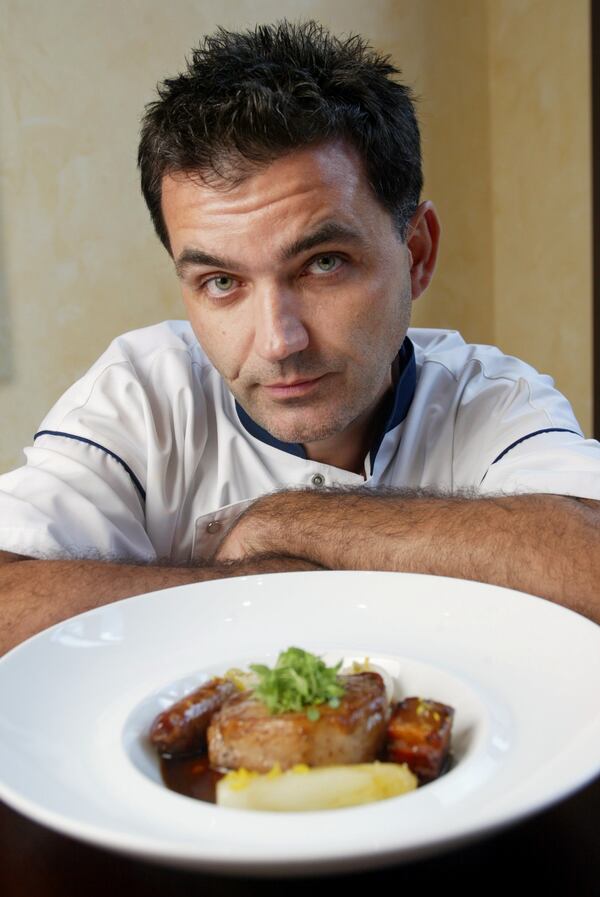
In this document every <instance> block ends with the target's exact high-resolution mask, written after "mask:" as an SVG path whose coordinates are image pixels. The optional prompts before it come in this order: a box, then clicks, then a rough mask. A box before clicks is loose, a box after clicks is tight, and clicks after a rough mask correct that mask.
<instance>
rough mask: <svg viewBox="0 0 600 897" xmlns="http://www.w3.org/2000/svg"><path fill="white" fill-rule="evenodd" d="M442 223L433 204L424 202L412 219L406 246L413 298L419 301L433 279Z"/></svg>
mask: <svg viewBox="0 0 600 897" xmlns="http://www.w3.org/2000/svg"><path fill="white" fill-rule="evenodd" d="M439 243H440V222H439V219H438V216H437V213H436V211H435V207H434V205H433V203H432V202H430V201H429V200H427V202H422V203H421V205H420V206H419V208H418V209H417V211H416V212H415V214H414V215H413V216H412V218H411V219H410V222H409V225H408V229H407V233H406V246H407V248H408V252H409V255H410V259H411V265H410V280H411V285H412V298H413V299H418V298H419V296H420V295H421V293H423V292H424V291H425V290H426V289H427V287H428V286H429V281H430V280H431V278H432V277H433V272H434V270H435V262H436V259H437V253H438V246H439Z"/></svg>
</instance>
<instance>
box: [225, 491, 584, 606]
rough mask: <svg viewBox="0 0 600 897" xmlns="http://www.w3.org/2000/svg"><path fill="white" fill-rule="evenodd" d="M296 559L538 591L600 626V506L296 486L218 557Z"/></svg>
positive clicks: (236, 533) (566, 500) (255, 509)
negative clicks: (278, 556) (270, 555)
mask: <svg viewBox="0 0 600 897" xmlns="http://www.w3.org/2000/svg"><path fill="white" fill-rule="evenodd" d="M263 553H274V554H282V553H286V554H293V555H294V556H296V557H302V558H305V559H306V560H307V561H312V562H313V563H316V564H321V565H322V566H324V567H328V568H331V569H342V570H398V571H404V572H411V573H433V574H436V575H439V576H452V577H457V578H460V579H473V580H478V581H481V582H489V583H493V584H495V585H501V586H507V587H508V588H513V589H518V590H521V591H524V592H529V593H531V594H533V595H539V596H540V597H542V598H547V599H549V600H550V601H554V602H555V603H558V604H562V605H564V606H566V607H568V608H571V609H572V610H575V611H578V612H579V613H582V614H584V615H586V616H588V617H590V618H591V619H593V620H595V621H596V622H600V502H595V501H592V500H589V499H576V498H570V497H568V496H561V495H538V494H531V495H507V496H501V497H491V498H478V497H472V496H461V495H447V496H442V495H435V494H432V493H426V492H421V493H417V492H408V491H399V490H391V489H390V490H374V491H368V490H366V489H365V490H360V491H357V490H355V489H352V490H348V489H346V490H344V489H326V490H319V491H318V492H317V491H314V490H295V491H290V492H281V493H274V494H272V495H268V496H265V497H264V498H261V499H259V500H258V501H256V502H255V503H254V504H253V505H252V506H251V507H250V508H249V509H248V510H247V511H246V512H245V513H244V514H243V515H242V516H241V517H240V519H239V521H238V522H237V524H236V525H235V526H234V527H233V529H232V530H231V531H230V532H229V534H228V535H227V537H226V538H225V540H224V541H223V543H222V545H221V547H220V549H219V552H218V554H217V560H218V561H224V560H227V559H230V560H240V559H242V558H249V557H252V556H254V555H255V554H258V555H261V554H263Z"/></svg>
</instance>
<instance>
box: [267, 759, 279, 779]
mask: <svg viewBox="0 0 600 897" xmlns="http://www.w3.org/2000/svg"><path fill="white" fill-rule="evenodd" d="M280 775H281V766H280V765H279V763H276V764H275V766H272V767H271V769H270V770H269V771H268V773H266V775H265V778H267V779H277V778H279V776H280Z"/></svg>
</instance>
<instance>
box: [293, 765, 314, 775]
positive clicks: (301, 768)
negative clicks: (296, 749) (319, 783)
mask: <svg viewBox="0 0 600 897" xmlns="http://www.w3.org/2000/svg"><path fill="white" fill-rule="evenodd" d="M292 772H298V773H300V774H302V773H303V772H310V766H307V765H306V763H296V765H295V766H292Z"/></svg>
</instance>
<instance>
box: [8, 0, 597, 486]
mask: <svg viewBox="0 0 600 897" xmlns="http://www.w3.org/2000/svg"><path fill="white" fill-rule="evenodd" d="M286 15H287V16H289V17H290V18H308V17H314V18H318V19H320V20H321V21H323V22H324V23H325V24H327V25H330V26H331V27H332V28H333V29H335V30H338V31H358V32H361V33H363V34H365V35H367V36H368V37H369V38H370V39H371V41H372V42H373V44H374V45H375V46H377V47H378V48H380V49H382V50H384V51H386V52H389V53H391V54H392V55H393V57H394V59H395V60H396V61H397V62H398V63H399V64H400V66H401V67H402V69H403V71H404V75H405V78H406V80H407V81H409V82H410V83H411V84H412V85H413V86H414V88H415V90H416V92H417V93H418V94H419V95H420V96H421V101H420V106H419V108H420V115H421V119H422V124H423V137H424V152H425V165H426V194H427V196H429V197H431V198H433V199H434V200H435V201H436V203H437V206H438V208H439V211H440V213H441V215H442V219H443V224H444V245H443V251H442V254H441V259H440V267H439V273H438V276H437V278H436V281H435V282H434V284H433V286H432V287H431V288H430V291H429V292H428V293H427V295H426V296H425V297H424V298H423V299H422V300H420V303H419V305H418V306H417V308H416V311H415V322H416V323H418V324H419V325H421V326H446V327H456V328H458V329H460V330H462V331H463V333H464V335H465V336H466V337H467V338H468V339H470V340H472V341H480V342H498V344H500V345H501V346H502V348H504V349H505V350H506V351H510V352H513V353H514V354H520V355H522V356H524V357H526V358H527V360H530V361H532V363H534V364H535V365H537V366H538V367H540V368H542V369H543V370H545V371H549V372H550V373H552V374H553V375H554V376H555V377H556V379H557V382H558V384H559V386H560V387H561V388H562V389H563V390H564V391H565V392H567V394H569V395H570V396H571V398H572V399H573V401H574V404H575V406H576V410H577V412H578V414H579V416H580V419H581V421H582V423H583V425H584V427H586V428H587V429H589V427H590V422H591V420H590V415H591V412H590V407H591V361H590V357H591V356H590V344H589V338H590V337H589V334H590V329H591V282H590V271H591V255H590V208H589V189H590V176H589V124H588V107H589V96H588V82H589V77H588V74H589V72H588V68H589V61H588V55H587V33H588V7H587V2H586V0H537V2H536V0H530V2H527V0H518V2H517V0H487V2H486V0H371V2H370V3H368V4H365V3H364V2H363V0H356V2H355V0H320V2H308V0H303V2H299V0H295V2H292V0H276V2H271V0H263V2H260V0H258V2H252V3H250V2H244V0H236V2H228V3H225V4H217V3H212V2H211V3H203V4H201V3H198V2H197V0H172V2H171V3H169V4H165V3H163V2H160V0H130V2H128V3H127V4H125V3H122V2H121V0H106V2H102V3H101V2H99V0H62V2H58V0H54V2H53V3H51V4H40V3H39V2H37V0H0V102H1V106H0V154H1V156H0V159H1V168H0V420H1V422H2V423H1V426H0V471H2V470H5V469H8V468H10V467H13V466H16V465H17V464H18V463H20V459H21V447H22V446H23V445H26V444H28V443H29V441H30V438H31V434H32V433H33V432H34V431H35V428H36V426H37V424H38V423H39V421H40V420H41V418H42V417H43V416H44V414H45V412H46V410H47V408H48V407H49V406H50V405H51V404H52V402H53V401H54V400H55V399H56V398H57V397H58V395H59V394H60V393H61V392H62V391H63V390H64V388H65V387H66V386H67V385H68V384H69V383H71V382H72V381H73V380H74V379H75V377H77V376H78V375H79V374H80V373H82V372H83V371H84V370H85V369H86V368H87V367H88V366H89V364H90V363H91V362H92V361H93V360H94V359H95V358H96V357H97V356H98V355H99V354H100V353H101V352H102V350H103V349H104V348H105V347H106V345H107V343H108V342H109V341H110V339H111V338H112V337H113V336H115V335H116V334H118V333H120V332H122V331H124V330H127V329H131V328H134V327H139V326H144V325H145V324H149V323H152V322H154V321H157V320H161V319H164V318H167V317H180V316H182V314H183V312H182V308H181V305H180V300H179V296H178V288H177V283H176V281H175V279H174V277H173V275H172V273H171V269H170V265H169V260H168V258H167V256H166V254H165V253H164V251H163V250H162V249H161V247H160V245H159V244H158V241H157V240H156V238H155V237H154V236H153V233H152V230H151V226H150V222H149V220H148V216H147V213H146V211H145V208H144V206H143V202H142V199H141V197H140V195H139V188H138V182H137V173H136V169H135V154H136V144H137V133H138V122H139V117H140V114H141V111H142V108H143V105H144V103H145V102H147V101H148V100H149V99H151V98H152V94H153V87H154V84H155V83H156V82H157V81H158V80H160V79H162V78H163V77H164V76H165V75H168V74H174V73H176V72H177V71H179V70H180V68H181V66H182V62H183V59H184V56H185V55H186V53H187V52H188V50H189V48H190V47H191V46H192V45H193V44H194V43H195V42H196V40H197V39H198V38H199V36H200V35H202V34H203V33H205V32H207V31H211V30H212V29H213V28H214V27H215V26H216V25H217V24H223V25H225V26H226V27H243V26H246V25H251V24H254V23H255V22H257V21H262V22H267V21H272V20H274V19H276V18H281V17H282V16H286ZM533 34H535V35H536V40H535V42H533V41H532V40H531V37H532V35H533Z"/></svg>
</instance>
